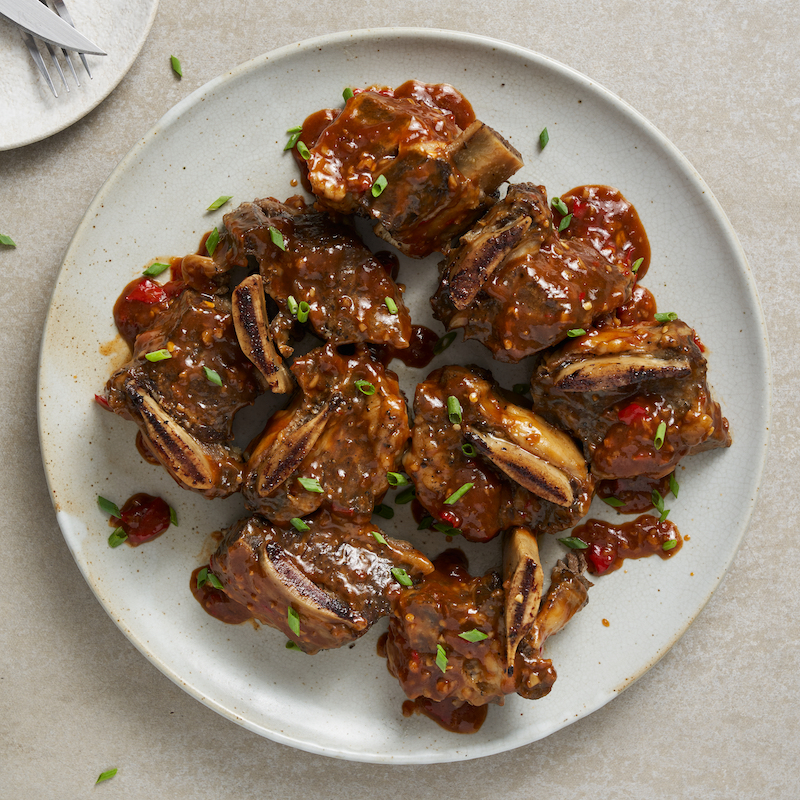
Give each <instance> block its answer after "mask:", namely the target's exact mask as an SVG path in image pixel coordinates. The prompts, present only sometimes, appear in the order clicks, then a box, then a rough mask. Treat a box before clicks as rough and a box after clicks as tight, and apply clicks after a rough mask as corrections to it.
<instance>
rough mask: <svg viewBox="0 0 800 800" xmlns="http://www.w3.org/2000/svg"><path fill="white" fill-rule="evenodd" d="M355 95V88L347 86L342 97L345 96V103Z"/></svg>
mask: <svg viewBox="0 0 800 800" xmlns="http://www.w3.org/2000/svg"><path fill="white" fill-rule="evenodd" d="M352 96H353V90H352V89H351V88H350V87H349V86H347V87H345V90H344V91H343V92H342V97H343V98H344V101H345V103H346V102H347V101H348V100H349V99H350V98H351V97H352Z"/></svg>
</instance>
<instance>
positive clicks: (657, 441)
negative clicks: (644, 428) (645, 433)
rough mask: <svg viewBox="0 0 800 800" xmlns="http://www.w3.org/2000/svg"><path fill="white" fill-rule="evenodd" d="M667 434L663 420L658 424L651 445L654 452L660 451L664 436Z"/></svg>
mask: <svg viewBox="0 0 800 800" xmlns="http://www.w3.org/2000/svg"><path fill="white" fill-rule="evenodd" d="M666 433H667V423H666V422H664V421H663V420H662V421H661V422H659V423H658V428H656V435H655V437H654V438H653V444H654V445H655V448H656V450H660V449H661V448H662V447H663V446H664V436H665V435H666Z"/></svg>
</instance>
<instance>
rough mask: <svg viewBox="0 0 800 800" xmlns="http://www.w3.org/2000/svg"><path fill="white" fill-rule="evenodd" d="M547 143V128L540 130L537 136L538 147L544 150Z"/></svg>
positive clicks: (548, 137) (548, 138)
mask: <svg viewBox="0 0 800 800" xmlns="http://www.w3.org/2000/svg"><path fill="white" fill-rule="evenodd" d="M549 141H550V134H549V133H548V132H547V128H542V132H541V133H540V134H539V147H540V148H541V149H542V150H544V149H545V147H547V143H548V142H549Z"/></svg>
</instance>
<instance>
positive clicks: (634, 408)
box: [617, 403, 648, 425]
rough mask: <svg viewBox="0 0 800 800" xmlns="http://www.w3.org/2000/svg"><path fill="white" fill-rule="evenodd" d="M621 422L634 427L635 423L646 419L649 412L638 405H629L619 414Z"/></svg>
mask: <svg viewBox="0 0 800 800" xmlns="http://www.w3.org/2000/svg"><path fill="white" fill-rule="evenodd" d="M617 416H618V417H619V421H620V422H624V423H625V424H626V425H632V424H633V423H634V422H638V421H639V420H642V419H645V418H646V417H647V416H648V411H647V409H646V408H644V407H643V406H640V405H639V404H638V403H628V405H626V406H625V408H621V409H620V410H619V411H618V412H617Z"/></svg>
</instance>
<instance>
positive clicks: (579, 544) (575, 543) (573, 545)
mask: <svg viewBox="0 0 800 800" xmlns="http://www.w3.org/2000/svg"><path fill="white" fill-rule="evenodd" d="M558 541H559V542H561V544H563V545H564V546H565V547H569V549H570V550H585V549H586V548H587V547H588V546H589V545H588V544H586V542H584V541H583V539H579V538H578V537H577V536H565V537H564V538H563V539H559V540H558Z"/></svg>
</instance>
